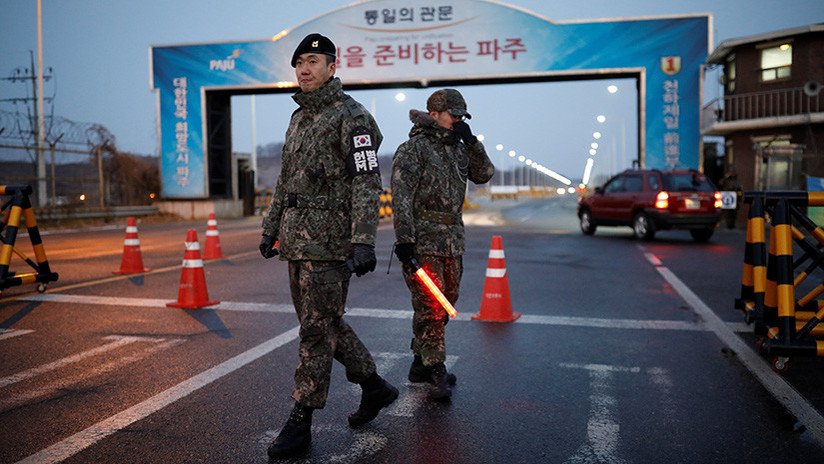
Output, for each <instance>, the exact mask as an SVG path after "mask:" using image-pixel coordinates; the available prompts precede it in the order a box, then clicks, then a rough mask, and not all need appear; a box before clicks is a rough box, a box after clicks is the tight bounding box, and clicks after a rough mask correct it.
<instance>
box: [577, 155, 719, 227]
mask: <svg viewBox="0 0 824 464" xmlns="http://www.w3.org/2000/svg"><path fill="white" fill-rule="evenodd" d="M720 211H721V194H720V193H719V192H718V191H717V190H716V188H715V186H714V185H713V184H712V182H710V181H709V179H707V178H706V177H705V176H704V175H703V174H701V173H700V172H698V171H694V170H689V171H659V170H658V169H636V170H627V171H624V172H622V173H620V174H618V175H616V176H614V177H613V178H611V179H610V180H608V181H607V183H606V184H604V186H603V187H596V188H595V193H592V194H589V195H586V196H584V197H581V199H579V200H578V218H579V219H580V221H581V231H582V232H583V233H584V234H586V235H592V234H594V233H595V229H596V228H597V227H598V226H630V227H632V231H633V233H634V234H635V236H636V237H637V238H640V239H643V240H652V238H653V237H654V236H655V231H656V230H667V229H688V230H689V231H690V234H691V235H692V238H693V239H695V240H696V241H698V242H706V241H707V240H709V239H710V237H712V233H713V231H714V230H715V224H716V223H717V222H718V218H719V216H720V214H721V213H720Z"/></svg>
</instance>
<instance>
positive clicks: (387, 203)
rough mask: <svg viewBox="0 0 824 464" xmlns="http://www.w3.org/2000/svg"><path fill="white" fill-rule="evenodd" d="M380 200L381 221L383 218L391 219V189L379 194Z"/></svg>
mask: <svg viewBox="0 0 824 464" xmlns="http://www.w3.org/2000/svg"><path fill="white" fill-rule="evenodd" d="M380 200H381V206H380V215H381V219H383V218H385V217H392V189H386V190H384V191H383V193H381V194H380Z"/></svg>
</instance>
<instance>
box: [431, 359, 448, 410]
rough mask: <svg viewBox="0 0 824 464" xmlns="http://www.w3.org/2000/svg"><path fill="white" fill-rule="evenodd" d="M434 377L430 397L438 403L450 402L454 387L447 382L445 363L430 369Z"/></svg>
mask: <svg viewBox="0 0 824 464" xmlns="http://www.w3.org/2000/svg"><path fill="white" fill-rule="evenodd" d="M429 370H430V372H431V374H432V375H431V377H432V381H431V383H432V390H430V391H429V397H430V398H432V399H433V400H436V401H448V400H449V398H451V397H452V387H450V386H449V382H448V381H447V379H446V377H447V373H446V366H444V365H443V363H438V364H435V365H434V366H432V367H430V368H429Z"/></svg>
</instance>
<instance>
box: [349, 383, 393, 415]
mask: <svg viewBox="0 0 824 464" xmlns="http://www.w3.org/2000/svg"><path fill="white" fill-rule="evenodd" d="M360 386H361V388H362V389H363V393H361V402H360V406H358V410H357V411H355V412H353V413H352V414H350V415H349V425H350V426H352V427H358V426H361V425H364V424H366V423H367V422H369V421H371V420H372V419H374V418H375V417H377V416H378V412H380V410H381V409H383V408H385V407H387V406H389V405H390V404H392V402H393V401H395V400H396V399H397V398H398V389H397V388H395V387H393V386H392V385H391V384H390V383H389V382H387V381H386V380H384V379H383V378H381V376H379V375H378V374H377V372H376V373H374V374H372V375H371V376H370V377H369V378H368V379H366V381H364V382H362V383H361V384H360Z"/></svg>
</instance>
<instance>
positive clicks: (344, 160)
mask: <svg viewBox="0 0 824 464" xmlns="http://www.w3.org/2000/svg"><path fill="white" fill-rule="evenodd" d="M293 98H294V100H295V101H296V102H297V103H298V105H300V108H298V109H297V110H296V111H295V112H294V113H293V114H292V119H291V121H290V123H289V128H288V130H287V132H286V142H285V145H284V148H283V160H282V167H281V174H280V177H279V178H278V181H277V185H276V187H275V193H274V195H273V196H272V202H271V204H270V206H269V211H268V213H267V215H266V217H265V218H264V220H263V233H264V235H270V236H277V237H278V240H279V252H280V259H281V260H286V261H289V283H290V288H291V292H292V300H293V302H294V305H295V311H296V312H297V316H298V320H299V321H300V353H299V354H300V364H299V365H298V367H297V369H296V371H295V389H294V391H293V392H292V397H293V398H294V399H295V400H296V401H297V402H299V403H301V404H303V405H304V406H307V407H311V408H323V407H324V405H325V403H326V396H327V392H328V389H329V380H330V374H331V370H332V359H333V358H334V359H336V360H338V361H339V362H340V363H342V364H343V365H344V366H345V367H346V376H347V379H348V380H349V381H350V382H353V383H361V382H363V381H364V380H365V379H367V378H368V377H369V376H370V375H372V374H373V373H375V362H374V361H373V359H372V356H371V355H370V354H369V351H368V350H367V349H366V347H364V345H363V343H362V342H361V341H360V339H358V337H357V335H356V334H355V332H353V331H352V329H351V327H349V325H348V324H347V323H346V321H344V320H343V313H344V307H345V304H346V295H347V291H348V289H349V277H350V272H349V271H348V270H347V269H346V268H345V265H344V260H346V259H347V258H348V257H350V255H351V253H352V244H354V243H362V244H367V245H374V243H375V234H376V232H377V226H378V218H379V215H378V211H379V207H380V202H379V194H380V193H381V190H382V185H381V179H380V172H379V170H378V165H377V149H378V146H379V145H380V142H381V140H382V135H381V133H380V130H379V129H378V126H377V123H376V122H375V120H374V119H373V118H372V116H371V115H370V114H369V113H368V112H367V111H366V110H365V109H364V108H363V106H362V105H360V104H359V103H357V102H356V101H355V100H354V99H353V98H352V97H350V96H348V95H347V94H345V93H344V92H343V90H342V86H341V82H340V80H339V79H338V78H332V79H330V80H329V81H328V82H327V83H326V84H324V85H323V86H322V87H320V88H319V89H317V90H314V91H312V92H308V93H304V92H298V93H297V94H295V95H294V97H293ZM324 271H325V272H324Z"/></svg>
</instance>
